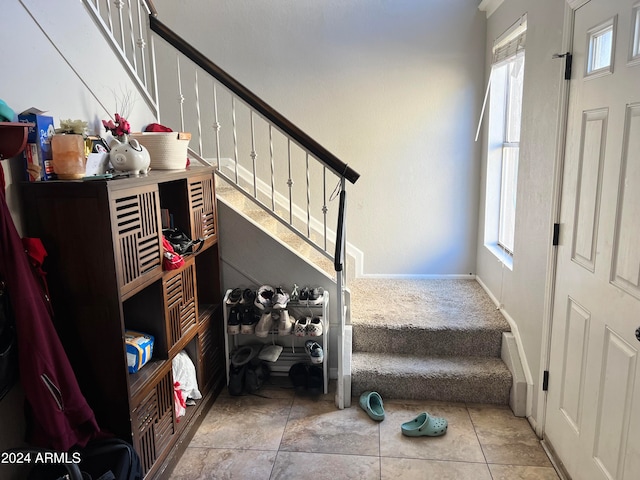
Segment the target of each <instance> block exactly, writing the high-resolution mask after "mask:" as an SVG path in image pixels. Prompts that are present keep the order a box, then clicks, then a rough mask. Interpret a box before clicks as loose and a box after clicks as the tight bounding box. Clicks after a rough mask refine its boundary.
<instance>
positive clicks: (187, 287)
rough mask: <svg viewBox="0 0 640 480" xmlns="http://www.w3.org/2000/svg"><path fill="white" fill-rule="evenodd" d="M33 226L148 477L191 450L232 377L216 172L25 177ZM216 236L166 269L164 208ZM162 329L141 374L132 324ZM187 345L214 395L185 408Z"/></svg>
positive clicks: (109, 405) (121, 430)
mask: <svg viewBox="0 0 640 480" xmlns="http://www.w3.org/2000/svg"><path fill="white" fill-rule="evenodd" d="M22 193H23V207H24V211H23V218H24V220H25V227H26V235H27V236H31V237H39V238H41V239H42V241H43V243H44V245H45V248H46V249H47V251H48V257H47V259H46V260H45V264H44V266H45V270H46V271H47V280H48V283H49V288H50V294H51V301H52V305H53V307H54V311H55V318H54V322H55V325H56V329H57V330H58V332H59V335H60V337H61V340H62V342H63V344H64V346H65V350H66V351H67V355H68V356H69V359H70V361H71V364H72V365H73V367H74V371H75V373H76V376H77V378H78V382H79V384H80V387H81V389H82V391H83V393H84V395H85V397H86V398H87V401H88V402H89V404H90V405H91V407H92V408H93V410H94V412H95V414H96V417H97V419H98V423H99V425H100V427H101V428H102V429H103V430H106V431H110V432H112V433H114V434H116V435H117V436H118V437H120V438H122V439H124V440H127V441H129V442H131V443H133V445H134V447H135V448H136V450H137V451H138V453H139V455H140V458H141V460H142V465H143V468H144V471H145V473H146V476H147V478H156V477H161V476H163V474H164V473H166V472H167V471H169V470H170V467H171V466H172V464H173V463H175V461H177V459H178V458H179V454H180V453H181V449H182V450H183V449H184V448H186V444H187V443H188V442H187V440H188V439H189V438H190V436H192V435H193V433H194V432H195V428H196V427H197V425H198V424H199V421H200V420H201V419H202V414H203V413H204V412H205V411H206V409H207V408H208V407H209V406H210V405H211V404H212V402H213V400H214V399H215V397H216V396H217V395H218V393H219V392H220V390H221V388H222V387H223V386H224V384H225V354H224V334H223V312H222V308H221V304H222V298H221V296H222V294H221V286H220V266H219V252H218V231H217V219H216V208H215V205H216V203H215V191H214V177H213V170H212V169H211V168H208V167H191V168H190V169H188V170H181V171H152V172H150V173H149V175H148V176H142V177H135V178H134V177H132V178H122V179H111V180H90V181H52V182H34V183H29V184H24V185H23V190H22ZM163 210H166V211H167V212H168V213H169V214H170V215H171V217H172V218H173V221H174V225H175V226H177V227H180V228H181V229H182V230H183V231H185V232H187V233H188V234H190V235H191V237H192V238H202V239H204V244H203V247H202V248H201V249H200V250H199V251H198V252H197V253H196V254H194V255H190V256H187V257H186V261H185V264H184V266H182V267H181V268H179V269H177V270H170V271H163V270H162V223H161V218H162V213H161V212H162V211H163ZM127 329H130V330H136V331H141V332H145V333H148V334H151V335H153V336H154V339H155V343H154V350H153V357H152V359H151V360H150V361H149V362H148V363H147V364H146V365H145V366H144V367H142V368H141V369H140V371H139V372H137V373H134V374H129V373H128V369H127V356H126V348H125V344H124V332H125V330H127ZM182 350H184V351H186V352H187V354H188V355H189V357H190V358H191V360H192V361H193V363H194V365H195V367H196V374H197V377H198V386H199V389H200V391H201V392H202V394H203V398H202V399H201V400H199V401H198V402H197V404H196V406H193V407H188V408H187V414H186V415H185V416H183V417H180V418H176V413H175V411H176V410H175V408H174V381H173V376H172V369H171V361H172V359H173V358H174V356H175V355H177V354H178V353H179V352H180V351H182Z"/></svg>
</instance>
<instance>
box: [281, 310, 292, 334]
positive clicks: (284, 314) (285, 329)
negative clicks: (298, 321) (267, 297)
mask: <svg viewBox="0 0 640 480" xmlns="http://www.w3.org/2000/svg"><path fill="white" fill-rule="evenodd" d="M278 313H279V314H280V320H279V322H278V335H291V331H292V330H293V325H294V322H295V320H293V319H292V318H291V317H290V316H289V312H288V311H287V310H282V311H280V312H278Z"/></svg>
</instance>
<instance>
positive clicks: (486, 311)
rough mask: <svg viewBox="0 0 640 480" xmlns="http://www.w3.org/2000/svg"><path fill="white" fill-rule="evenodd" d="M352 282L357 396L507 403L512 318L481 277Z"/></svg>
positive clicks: (354, 391)
mask: <svg viewBox="0 0 640 480" xmlns="http://www.w3.org/2000/svg"><path fill="white" fill-rule="evenodd" d="M350 289H351V305H352V313H351V321H352V324H353V358H352V368H351V388H352V395H353V396H358V395H360V394H361V393H362V392H364V391H367V390H375V391H377V392H378V393H380V394H381V395H382V397H383V398H401V399H430V400H442V401H452V402H468V403H496V404H508V403H509V401H510V390H511V387H512V375H511V373H510V371H509V370H508V369H507V367H506V365H505V363H504V362H503V361H502V359H501V358H500V357H501V347H502V337H503V332H508V331H509V330H510V328H509V324H508V323H507V321H506V320H505V319H504V317H503V316H502V315H501V314H500V313H499V312H498V311H497V310H496V308H495V306H494V305H493V303H492V302H491V300H490V299H489V297H488V296H487V294H486V293H485V292H484V290H482V288H481V287H480V285H479V284H478V283H477V282H476V281H474V280H391V279H357V280H355V281H353V282H351V284H350Z"/></svg>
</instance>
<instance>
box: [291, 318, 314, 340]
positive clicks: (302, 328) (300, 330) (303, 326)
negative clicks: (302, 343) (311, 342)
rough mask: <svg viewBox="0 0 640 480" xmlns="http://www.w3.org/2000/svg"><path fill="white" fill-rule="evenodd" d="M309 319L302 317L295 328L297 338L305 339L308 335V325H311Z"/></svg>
mask: <svg viewBox="0 0 640 480" xmlns="http://www.w3.org/2000/svg"><path fill="white" fill-rule="evenodd" d="M309 320H310V318H309V317H300V318H299V319H298V321H297V322H296V325H295V327H294V328H293V334H294V335H295V336H296V337H304V336H305V335H306V334H307V325H308V324H309Z"/></svg>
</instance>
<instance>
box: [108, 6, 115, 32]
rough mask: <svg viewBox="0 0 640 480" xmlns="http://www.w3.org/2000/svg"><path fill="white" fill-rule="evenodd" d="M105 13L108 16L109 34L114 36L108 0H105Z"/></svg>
mask: <svg viewBox="0 0 640 480" xmlns="http://www.w3.org/2000/svg"><path fill="white" fill-rule="evenodd" d="M107 15H108V18H109V31H110V32H111V36H112V37H113V38H115V37H114V36H113V20H112V19H111V2H110V1H109V0H107Z"/></svg>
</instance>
